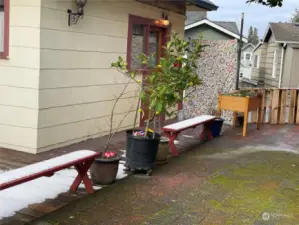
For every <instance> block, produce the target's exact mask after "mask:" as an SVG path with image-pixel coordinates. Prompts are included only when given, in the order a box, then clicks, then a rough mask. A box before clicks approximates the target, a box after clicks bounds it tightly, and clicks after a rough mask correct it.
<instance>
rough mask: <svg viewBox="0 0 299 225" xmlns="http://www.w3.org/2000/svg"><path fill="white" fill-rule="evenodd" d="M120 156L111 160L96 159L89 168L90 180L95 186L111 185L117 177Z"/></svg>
mask: <svg viewBox="0 0 299 225" xmlns="http://www.w3.org/2000/svg"><path fill="white" fill-rule="evenodd" d="M120 160H121V156H120V155H118V156H117V157H114V158H112V159H102V158H96V159H95V160H94V162H93V163H92V165H91V167H90V174H91V180H92V181H93V183H95V184H101V185H107V184H112V183H113V182H114V181H115V179H116V175H117V171H118V164H119V161H120Z"/></svg>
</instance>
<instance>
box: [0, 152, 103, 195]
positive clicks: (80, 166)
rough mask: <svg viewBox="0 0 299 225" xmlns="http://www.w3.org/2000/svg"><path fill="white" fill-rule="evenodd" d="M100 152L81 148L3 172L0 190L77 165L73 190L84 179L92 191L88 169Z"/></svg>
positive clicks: (89, 191) (87, 187)
mask: <svg viewBox="0 0 299 225" xmlns="http://www.w3.org/2000/svg"><path fill="white" fill-rule="evenodd" d="M99 154H100V153H98V152H94V151H90V150H81V151H76V152H72V153H69V154H66V155H62V156H58V157H55V158H52V159H48V160H45V161H42V162H39V163H34V164H31V165H28V166H25V167H21V168H18V169H15V170H11V171H8V172H5V173H1V174H0V190H4V189H7V188H10V187H13V186H16V185H19V184H21V183H25V182H28V181H31V180H34V179H37V178H40V177H43V176H48V177H49V176H52V175H53V174H54V173H55V172H57V171H60V170H62V169H66V168H69V167H71V166H75V168H76V170H77V171H78V176H77V177H76V179H75V181H74V183H73V184H72V186H71V190H72V191H76V190H77V188H78V186H79V185H80V183H81V182H82V181H83V183H84V184H85V187H86V190H87V192H88V193H92V192H93V188H92V185H91V182H90V180H89V178H88V176H87V171H88V169H89V168H90V166H91V164H92V162H93V160H94V158H96V157H97V156H98V155H99Z"/></svg>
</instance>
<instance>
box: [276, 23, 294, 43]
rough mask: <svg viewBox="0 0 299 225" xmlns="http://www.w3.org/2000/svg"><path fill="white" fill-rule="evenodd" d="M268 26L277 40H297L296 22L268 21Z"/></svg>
mask: <svg viewBox="0 0 299 225" xmlns="http://www.w3.org/2000/svg"><path fill="white" fill-rule="evenodd" d="M270 28H271V30H272V32H273V34H274V37H275V40H276V41H278V42H299V24H298V23H270Z"/></svg>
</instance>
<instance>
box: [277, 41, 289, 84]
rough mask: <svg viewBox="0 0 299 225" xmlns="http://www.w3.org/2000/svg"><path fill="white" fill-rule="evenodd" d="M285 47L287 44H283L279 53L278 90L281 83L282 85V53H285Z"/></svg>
mask: <svg viewBox="0 0 299 225" xmlns="http://www.w3.org/2000/svg"><path fill="white" fill-rule="evenodd" d="M286 47H287V43H284V44H283V46H282V51H281V62H280V74H279V81H278V88H281V83H282V74H283V62H284V51H285V49H286Z"/></svg>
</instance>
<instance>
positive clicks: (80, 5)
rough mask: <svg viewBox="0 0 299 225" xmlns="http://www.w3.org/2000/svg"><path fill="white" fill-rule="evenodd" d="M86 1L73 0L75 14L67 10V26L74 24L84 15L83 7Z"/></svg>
mask: <svg viewBox="0 0 299 225" xmlns="http://www.w3.org/2000/svg"><path fill="white" fill-rule="evenodd" d="M86 3H87V0H75V4H76V5H77V7H78V10H77V12H73V11H72V10H71V9H68V10H67V13H68V25H69V26H71V24H76V23H77V22H78V20H79V19H80V18H81V19H82V18H83V15H84V10H83V8H84V6H85V5H86Z"/></svg>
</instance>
